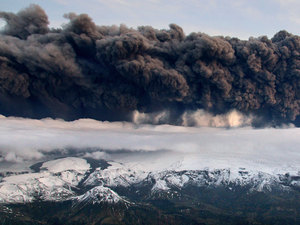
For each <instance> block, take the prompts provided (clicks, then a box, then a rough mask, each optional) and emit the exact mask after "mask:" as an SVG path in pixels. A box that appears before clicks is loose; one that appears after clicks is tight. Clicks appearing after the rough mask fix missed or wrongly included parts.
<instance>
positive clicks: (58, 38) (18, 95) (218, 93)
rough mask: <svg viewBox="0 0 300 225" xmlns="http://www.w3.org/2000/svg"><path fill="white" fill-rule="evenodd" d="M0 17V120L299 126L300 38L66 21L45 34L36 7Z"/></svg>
mask: <svg viewBox="0 0 300 225" xmlns="http://www.w3.org/2000/svg"><path fill="white" fill-rule="evenodd" d="M0 17H1V18H2V19H4V20H5V21H6V26H5V27H4V29H3V30H2V31H1V34H0V114H3V115H6V116H22V117H31V118H43V117H58V118H63V119H67V120H74V119H77V118H82V117H90V118H95V119H100V120H110V121H114V120H127V121H130V120H132V115H133V112H134V111H135V110H138V111H139V112H144V113H156V112H157V113H159V112H161V111H168V112H169V117H168V119H167V123H171V124H180V123H182V121H179V120H180V118H182V117H181V116H182V115H183V114H184V113H185V112H187V111H196V110H199V109H201V110H205V111H206V112H209V113H211V114H212V115H218V114H226V113H228V112H230V111H231V110H238V111H240V112H242V113H243V114H245V115H248V114H251V115H255V116H256V118H259V119H256V120H255V119H254V120H253V123H254V124H253V125H257V126H261V125H266V124H268V125H270V124H271V125H278V124H282V123H294V124H295V125H296V126H300V116H299V115H300V92H299V88H300V37H299V36H297V35H293V34H290V33H288V32H286V31H280V32H278V33H277V34H275V35H274V37H273V38H271V39H268V38H267V37H266V36H261V37H259V38H249V40H248V41H243V40H239V39H237V38H230V37H210V36H208V35H206V34H204V33H191V34H189V35H187V36H186V35H185V34H184V33H183V30H182V29H181V28H180V27H179V26H177V25H175V24H171V25H170V29H169V30H157V29H154V28H152V27H149V26H143V27H138V28H137V29H132V28H127V27H126V26H125V25H121V26H119V27H117V26H97V25H96V24H94V22H93V21H92V20H91V18H90V17H89V16H88V15H86V14H81V15H75V14H73V13H69V14H66V15H65V17H66V18H68V19H69V23H68V24H66V25H64V26H63V28H62V29H50V28H49V27H48V24H49V22H48V18H47V15H46V13H45V12H44V11H43V9H41V8H40V7H39V6H37V5H31V6H29V7H28V8H26V9H24V10H21V11H20V12H19V13H17V14H13V13H7V12H0ZM178 118H179V119H178Z"/></svg>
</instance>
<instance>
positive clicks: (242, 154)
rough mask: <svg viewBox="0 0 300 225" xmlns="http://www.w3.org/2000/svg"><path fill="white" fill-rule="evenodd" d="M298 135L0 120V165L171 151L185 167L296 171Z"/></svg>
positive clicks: (299, 156)
mask: <svg viewBox="0 0 300 225" xmlns="http://www.w3.org/2000/svg"><path fill="white" fill-rule="evenodd" d="M299 136H300V129H299V128H285V129H283V128H277V129H275V128H265V129H253V128H251V127H243V128H231V129H226V128H211V127H183V126H171V125H137V124H134V123H124V122H100V121H95V120H91V119H81V120H77V121H73V122H65V121H62V120H53V119H43V120H33V119H24V118H14V117H4V116H2V117H0V154H1V155H2V161H11V162H21V161H24V160H25V161H26V160H32V159H40V160H41V159H42V158H43V157H44V155H43V151H46V152H47V151H48V152H50V151H52V150H53V149H64V148H67V147H73V148H98V149H101V148H102V149H108V150H112V151H114V150H116V149H117V150H120V149H127V150H129V151H133V150H145V151H151V152H153V151H155V152H157V151H158V150H171V151H172V152H173V153H174V154H177V155H178V154H179V155H180V157H181V158H182V157H189V160H186V161H185V163H188V164H189V165H195V164H197V165H202V166H205V165H211V164H216V165H219V166H222V167H226V165H227V166H230V165H239V166H242V165H247V164H249V163H252V165H255V166H257V165H269V166H271V167H280V168H283V167H290V166H296V167H297V165H299V161H300V150H299V146H300V139H299ZM41 150H43V151H41ZM132 154H135V153H134V152H133V153H132ZM168 154H169V153H167V155H168ZM170 154H171V153H170ZM85 156H86V157H92V158H95V159H100V158H104V159H105V158H109V154H107V153H103V152H99V151H98V152H87V153H86V154H85ZM253 163H254V164H253Z"/></svg>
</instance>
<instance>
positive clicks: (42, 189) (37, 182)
mask: <svg viewBox="0 0 300 225" xmlns="http://www.w3.org/2000/svg"><path fill="white" fill-rule="evenodd" d="M90 160H91V159H89V158H78V157H65V158H60V159H55V160H50V161H46V162H43V163H40V167H39V168H38V169H37V170H36V171H31V172H26V173H24V174H18V173H16V174H14V173H9V174H6V176H4V175H3V176H4V177H3V178H2V181H1V182H0V202H1V203H28V202H34V201H37V200H38V201H56V202H57V201H66V200H71V201H73V202H75V203H76V202H77V203H84V204H97V203H104V202H105V203H111V204H116V203H126V204H130V203H133V202H134V201H136V199H137V198H134V200H130V196H126V194H124V193H122V195H121V194H119V193H118V191H117V189H118V188H123V189H133V188H134V189H135V190H136V193H138V192H140V190H144V195H143V198H145V197H151V196H155V195H157V194H158V195H162V194H164V193H166V194H168V193H175V192H176V193H178V192H180V190H182V189H184V188H187V187H201V188H212V187H224V188H227V189H228V190H232V191H233V190H234V189H235V188H237V187H242V188H245V189H246V190H247V191H248V192H252V191H257V192H265V191H273V190H280V191H291V190H293V189H297V188H300V172H299V171H296V170H295V168H293V169H291V170H290V171H287V170H285V171H283V170H282V171H280V170H273V171H271V170H270V168H265V169H264V170H263V169H261V168H258V169H256V170H255V169H253V168H250V169H249V168H245V167H243V168H241V167H239V168H235V167H231V168H230V167H228V168H209V167H205V168H201V165H199V166H198V167H199V169H195V165H193V169H188V168H186V167H185V164H186V162H185V160H190V159H189V158H186V159H184V158H183V159H180V160H178V158H176V160H175V161H172V160H170V161H169V162H167V161H164V162H163V163H161V164H160V166H158V165H157V164H156V166H155V167H152V166H153V164H155V163H156V161H155V160H148V161H147V160H145V162H141V161H139V160H136V161H135V162H134V161H129V160H118V159H115V160H112V159H108V160H107V162H106V163H107V165H106V167H103V166H101V165H100V161H99V162H98V164H97V163H95V161H94V162H93V166H92V165H91V163H89V161H90ZM101 162H102V163H103V160H102V161H101ZM149 162H151V163H149ZM151 165H152V166H151ZM189 165H192V164H191V163H190V161H189ZM270 171H271V172H270Z"/></svg>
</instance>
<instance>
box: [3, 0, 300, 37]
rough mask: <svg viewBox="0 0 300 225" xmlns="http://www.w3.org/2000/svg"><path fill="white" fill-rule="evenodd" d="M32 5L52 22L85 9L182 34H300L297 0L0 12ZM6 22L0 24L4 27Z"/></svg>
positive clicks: (135, 0) (159, 0)
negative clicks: (180, 30)
mask: <svg viewBox="0 0 300 225" xmlns="http://www.w3.org/2000/svg"><path fill="white" fill-rule="evenodd" d="M30 3H35V4H38V5H40V6H41V7H42V8H43V9H44V10H45V11H46V13H47V14H48V17H49V20H50V26H53V27H58V26H60V25H61V24H63V23H66V22H67V20H66V19H64V18H63V14H64V13H68V12H75V13H78V14H79V13H87V14H89V15H90V16H91V17H92V18H93V20H94V21H95V23H96V24H98V25H111V24H116V25H119V24H121V23H123V24H126V25H127V26H129V27H137V26H140V25H151V26H153V27H155V28H168V24H170V23H176V24H178V25H180V26H181V27H182V28H183V29H184V31H185V33H186V34H188V33H190V32H193V31H195V32H204V33H208V34H210V35H224V36H234V37H239V38H242V39H248V37H250V36H254V37H257V36H261V35H267V36H268V37H272V36H273V35H274V34H275V33H276V32H278V31H279V30H283V29H285V30H287V31H288V32H291V33H293V34H297V35H299V25H300V13H299V12H300V1H299V0H172V1H170V0H143V1H142V0H84V1H83V0H81V1H80V0H13V1H12V0H1V1H0V10H1V11H10V12H18V11H19V10H20V9H22V8H25V7H27V6H28V5H29V4H30ZM3 24H4V22H3V21H2V22H1V23H0V26H3Z"/></svg>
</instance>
